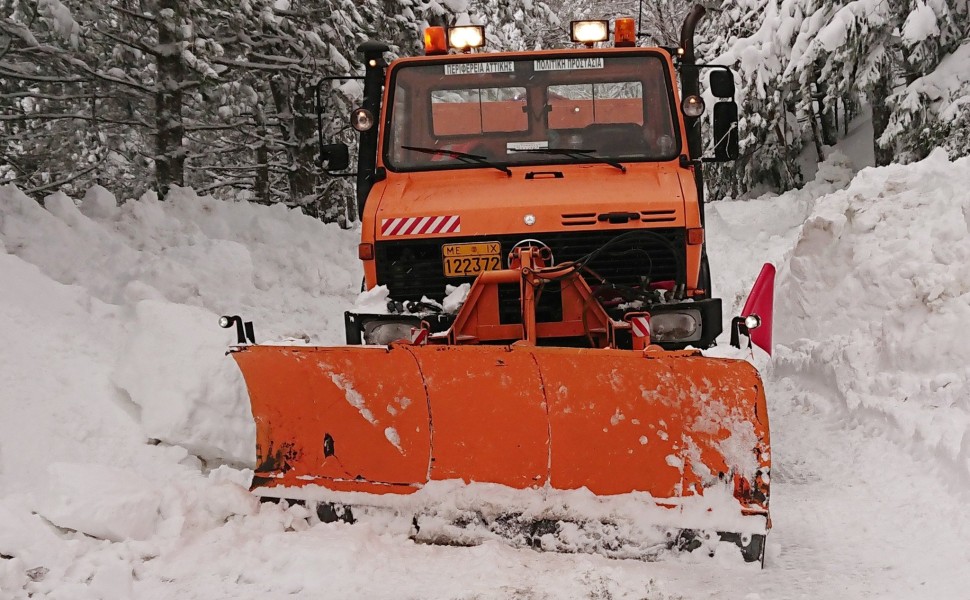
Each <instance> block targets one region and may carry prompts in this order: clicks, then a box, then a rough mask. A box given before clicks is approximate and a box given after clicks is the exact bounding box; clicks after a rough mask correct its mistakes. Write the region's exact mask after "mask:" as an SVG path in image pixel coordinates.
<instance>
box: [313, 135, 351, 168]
mask: <svg viewBox="0 0 970 600" xmlns="http://www.w3.org/2000/svg"><path fill="white" fill-rule="evenodd" d="M323 163H327V166H326V170H327V172H330V171H343V170H346V169H347V167H349V166H350V150H349V149H348V148H347V144H344V143H342V142H341V143H339V144H323V145H321V146H320V164H321V165H323Z"/></svg>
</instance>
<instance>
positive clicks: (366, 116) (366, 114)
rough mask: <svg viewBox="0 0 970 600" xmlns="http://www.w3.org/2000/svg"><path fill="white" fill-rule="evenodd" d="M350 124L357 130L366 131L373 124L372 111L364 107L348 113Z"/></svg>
mask: <svg viewBox="0 0 970 600" xmlns="http://www.w3.org/2000/svg"><path fill="white" fill-rule="evenodd" d="M350 126H351V127H353V128H354V129H356V130H357V131H368V130H369V129H370V128H371V127H373V126H374V113H372V112H371V111H369V110H367V109H366V108H358V109H357V110H355V111H354V112H352V113H350Z"/></svg>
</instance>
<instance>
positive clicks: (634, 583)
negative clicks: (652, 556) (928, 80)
mask: <svg viewBox="0 0 970 600" xmlns="http://www.w3.org/2000/svg"><path fill="white" fill-rule="evenodd" d="M852 163H853V161H852V160H850V159H849V158H847V157H846V156H844V155H843V154H842V153H841V152H837V151H833V152H831V154H830V156H829V157H828V160H827V161H826V162H825V163H823V164H822V165H820V167H819V169H818V173H817V175H816V178H815V180H814V181H812V182H811V183H809V184H808V185H806V186H805V187H804V188H803V189H801V190H796V191H793V192H789V193H786V194H782V195H766V196H762V197H760V198H754V199H750V200H738V201H723V202H714V203H711V204H709V206H708V239H709V243H710V251H711V266H712V271H713V276H714V282H713V283H714V290H715V292H716V293H717V295H719V296H720V297H722V298H723V299H724V305H725V313H726V314H725V316H726V317H727V318H730V316H731V315H732V314H734V313H735V312H737V311H738V310H739V309H740V307H741V305H742V304H743V302H744V297H745V294H746V293H747V290H748V289H750V286H751V284H752V282H753V280H754V278H755V276H756V275H757V273H758V271H759V269H760V266H761V264H762V263H763V262H764V261H766V260H767V261H771V262H773V263H774V264H775V265H776V266H777V267H778V287H777V297H776V304H775V307H776V309H775V312H776V316H775V318H776V322H775V325H774V331H775V339H776V341H777V344H776V353H775V356H774V358H773V359H771V360H770V361H769V360H768V359H767V357H763V356H762V357H759V358H758V360H757V361H756V362H757V363H758V364H759V365H761V366H762V370H763V375H764V377H765V380H766V385H767V390H766V395H767V397H768V403H769V410H770V412H771V418H772V460H773V471H772V474H771V475H772V518H773V522H774V528H773V529H772V531H771V533H770V534H769V536H768V556H767V560H766V565H765V569H764V570H759V569H758V568H757V567H756V566H753V565H745V564H741V563H740V561H739V558H738V556H737V553H736V551H733V549H732V548H717V549H716V550H717V552H716V555H715V557H714V558H708V557H706V556H701V555H698V554H688V555H665V556H661V557H660V558H659V561H658V562H642V561H637V560H609V559H606V558H603V557H601V556H597V555H584V554H555V553H537V552H534V551H531V550H528V549H521V548H511V547H508V546H506V545H504V544H500V543H498V542H494V541H485V543H483V544H482V545H480V546H476V547H473V548H455V547H440V546H427V545H421V544H415V543H414V542H413V541H411V540H410V539H409V538H408V537H407V533H406V531H407V529H408V527H409V523H408V522H406V518H405V517H403V516H402V515H406V514H407V511H406V510H403V509H401V507H400V506H398V507H397V508H398V509H401V510H400V513H399V514H397V515H395V514H394V511H393V509H394V508H395V507H394V506H393V503H394V502H404V503H405V504H406V503H408V502H412V503H413V502H418V501H424V502H427V503H432V504H435V505H436V506H438V507H439V508H441V509H442V510H444V511H462V510H466V509H467V508H469V507H471V506H478V505H481V504H482V503H483V502H484V503H485V507H486V509H487V510H500V509H501V507H503V506H506V505H508V504H512V505H516V503H518V504H517V505H518V506H519V507H520V508H522V509H523V510H527V509H530V508H531V509H538V508H537V507H539V506H540V505H539V504H536V501H537V500H536V499H537V496H536V494H535V493H533V494H531V495H530V494H528V493H526V494H517V493H512V492H510V490H505V489H499V488H496V487H495V486H488V485H487V484H475V485H471V486H467V487H460V486H455V485H454V482H442V483H440V484H436V485H435V486H428V488H427V489H426V490H422V494H423V498H422V496H414V497H412V498H405V499H401V498H395V497H388V498H387V502H388V507H387V508H390V509H392V510H391V513H390V516H387V515H384V516H381V514H379V513H375V516H374V517H373V518H372V519H370V520H367V521H366V522H364V523H359V524H355V525H352V526H351V525H346V524H343V523H335V524H329V525H328V524H321V523H318V522H316V520H315V519H314V517H313V516H312V515H308V513H307V511H306V510H305V509H303V508H301V507H297V506H294V507H286V506H279V505H272V504H264V505H261V506H260V505H259V504H258V503H257V502H256V500H255V498H254V496H252V495H251V494H250V493H249V491H248V490H247V487H248V484H249V478H250V476H251V471H249V470H248V467H251V462H252V456H253V425H252V421H251V415H249V414H248V408H247V404H246V401H245V396H244V392H243V387H242V380H241V377H240V376H239V375H238V372H237V371H236V370H235V367H234V365H233V362H232V361H231V359H229V358H227V357H225V356H224V352H225V349H226V347H227V346H228V345H229V344H231V343H234V342H235V333H234V331H233V330H223V329H220V328H219V327H218V326H217V321H218V317H219V315H222V314H230V315H232V314H239V315H242V316H243V317H244V318H245V319H247V320H252V321H254V323H255V328H256V336H257V340H258V341H260V342H272V341H274V340H279V339H281V338H306V339H308V340H309V341H310V343H313V344H334V343H340V342H341V340H342V338H343V332H342V327H343V311H344V310H346V309H347V308H348V307H351V306H352V305H353V304H354V302H355V300H357V299H358V291H359V289H360V279H361V273H360V269H359V266H358V265H359V262H358V261H357V259H356V256H355V253H354V248H355V246H356V244H357V241H358V239H357V237H358V234H357V233H356V232H353V231H344V230H341V229H339V228H337V227H336V226H328V225H323V224H321V223H319V222H317V221H315V220H313V219H311V218H308V217H306V216H304V215H302V214H301V213H300V212H299V211H298V210H291V209H287V208H285V207H282V206H273V207H266V206H258V205H252V204H248V203H245V202H224V201H218V200H214V199H212V198H206V197H198V196H196V195H195V194H194V193H193V192H191V191H190V190H180V189H176V190H175V191H173V192H172V194H170V200H167V201H165V202H160V201H158V200H157V199H156V198H154V197H153V196H150V195H149V196H146V197H143V198H140V199H137V200H125V201H122V202H118V201H117V200H116V199H115V198H114V197H113V196H112V195H111V194H110V192H109V191H108V190H106V189H104V188H100V187H95V188H92V189H91V190H89V191H88V192H87V194H86V195H85V196H84V197H83V198H81V199H72V198H69V197H67V196H64V195H63V194H54V195H52V196H49V197H48V198H47V199H45V201H44V204H43V206H41V205H39V204H37V203H36V202H34V201H33V200H31V199H29V198H27V197H25V196H23V194H21V193H20V192H18V191H17V190H16V189H14V188H11V187H6V188H0V250H2V252H0V281H3V282H5V285H0V322H2V323H3V330H4V333H5V341H6V343H5V345H4V346H3V347H2V348H0V364H3V365H4V367H3V369H0V598H3V599H4V600H6V599H7V598H14V599H20V598H27V597H28V595H29V596H30V597H34V598H72V599H74V598H79V599H85V598H90V599H95V598H99V599H102V598H171V597H197V598H277V597H283V596H292V597H296V598H316V597H319V595H320V594H321V593H322V590H326V593H327V595H331V596H334V597H359V598H363V597H367V598H411V597H421V598H508V597H519V598H527V597H528V598H606V597H610V598H630V599H633V598H650V599H662V600H673V599H699V598H718V597H736V598H745V599H751V600H763V599H769V598H770V599H784V598H805V597H821V598H836V597H838V598H900V599H904V598H914V597H936V598H959V597H963V596H964V595H965V589H966V587H967V586H968V585H970V572H968V571H967V570H966V568H965V565H966V564H967V561H968V559H970V547H968V546H967V544H966V543H965V540H966V539H968V535H970V516H968V515H967V513H966V511H965V506H966V502H967V499H968V496H970V401H968V397H970V396H968V394H967V380H968V377H970V367H968V366H967V364H966V356H968V355H970V342H968V341H967V340H966V338H965V336H964V335H963V334H962V332H963V331H964V330H965V329H966V326H965V324H966V323H967V322H968V319H970V284H968V282H970V266H968V265H970V195H968V194H970V193H968V191H967V190H970V158H964V159H960V160H956V161H951V160H949V159H948V158H947V157H946V156H945V154H944V153H941V152H937V153H934V154H932V155H931V156H930V157H929V158H927V159H926V160H924V161H922V162H919V163H916V164H912V165H907V166H900V165H891V166H889V167H883V168H878V169H874V168H866V169H863V170H862V171H861V172H859V173H858V174H856V173H855V172H854V168H853V164H852ZM858 166H860V165H855V167H858ZM466 293H467V292H466ZM456 298H457V296H456ZM371 300H373V301H374V304H375V305H377V304H383V306H384V307H385V309H386V292H384V295H383V297H381V293H380V292H375V293H374V298H371ZM718 353H719V354H726V355H734V353H732V352H729V351H727V349H725V348H723V347H721V348H718ZM736 354H738V355H740V354H742V353H740V352H737V353H736ZM334 375H335V376H336V375H337V374H334ZM346 392H347V401H348V402H351V403H352V404H353V402H354V400H355V396H354V395H353V390H352V389H348V390H346ZM388 402H389V404H387V405H386V410H388V412H390V411H391V409H393V410H403V409H405V408H407V405H408V403H409V402H410V401H409V400H408V399H406V398H401V399H389V400H388ZM398 407H399V408H398ZM359 408H360V409H361V410H362V411H364V410H366V411H368V413H369V412H370V409H373V410H381V411H383V410H385V408H384V404H383V403H382V405H381V406H375V407H370V408H368V407H364V406H361V407H359ZM372 416H373V415H372ZM717 417H718V416H717V415H707V416H705V417H704V418H707V419H708V420H711V419H715V418H717ZM614 418H615V419H616V420H617V422H619V420H620V419H621V418H622V416H621V415H619V414H617V415H614ZM735 431H736V435H735V436H732V437H731V438H729V440H728V441H727V442H725V447H724V448H723V450H724V451H725V452H728V453H737V454H738V455H741V454H743V450H742V448H743V447H744V446H745V444H746V443H749V440H747V439H746V432H745V431H743V430H742V429H740V428H735ZM385 435H386V437H387V439H388V440H389V441H390V442H391V443H395V440H400V437H399V432H398V431H396V430H394V429H393V428H386V431H385ZM649 435H650V436H651V439H653V435H654V434H652V433H651V434H649ZM656 436H657V439H661V438H663V437H666V436H667V433H666V432H664V431H656ZM639 443H641V444H649V440H648V439H647V438H646V436H643V437H641V438H640V440H639ZM671 460H673V461H674V462H675V463H677V464H676V466H677V467H678V468H686V465H685V464H684V462H683V461H682V460H680V459H679V458H678V457H676V456H671ZM310 489H311V488H307V493H310ZM320 493H324V494H325V491H324V492H320ZM543 494H544V497H543ZM539 496H540V497H543V498H544V501H545V502H546V504H544V505H543V506H544V507H545V508H543V510H550V508H549V507H550V506H552V507H553V508H555V507H559V508H563V507H566V506H573V507H575V506H581V507H583V509H582V510H588V511H594V512H595V511H600V514H608V513H609V511H611V510H619V509H618V508H617V506H611V503H610V501H606V502H603V501H601V500H600V499H596V498H595V497H591V496H584V495H583V492H582V491H577V492H576V493H569V494H566V495H565V496H559V495H557V494H550V493H549V492H548V491H546V492H542V491H540V492H539ZM570 496H571V497H570ZM709 500H710V502H716V501H717V499H716V495H714V494H712V497H711V498H709ZM614 501H615V502H620V501H621V499H619V498H618V499H614ZM550 502H551V504H550ZM641 504H642V507H641V510H644V511H647V512H651V513H655V514H652V515H651V516H652V517H657V516H658V515H659V517H660V518H664V517H669V516H670V514H669V512H666V511H661V512H659V513H657V512H656V511H657V510H660V509H654V510H653V511H650V510H649V509H650V508H653V507H652V505H651V503H650V502H649V501H648V500H646V499H645V500H644V501H643V502H642V503H641ZM621 508H622V507H621ZM685 510H687V508H685ZM703 514H707V513H706V509H705V510H702V511H700V512H699V513H698V515H703ZM695 516H696V515H695ZM439 525H440V526H444V525H443V522H442V523H439ZM573 534H574V537H573V538H572V539H567V540H566V542H569V543H572V544H580V543H582V539H583V538H582V534H581V532H573Z"/></svg>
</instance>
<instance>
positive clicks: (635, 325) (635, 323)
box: [630, 317, 650, 338]
mask: <svg viewBox="0 0 970 600" xmlns="http://www.w3.org/2000/svg"><path fill="white" fill-rule="evenodd" d="M630 329H631V330H633V335H635V336H637V337H641V338H649V337H650V317H633V318H632V319H630Z"/></svg>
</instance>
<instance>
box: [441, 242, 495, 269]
mask: <svg viewBox="0 0 970 600" xmlns="http://www.w3.org/2000/svg"><path fill="white" fill-rule="evenodd" d="M441 259H442V261H443V262H444V270H445V277H470V276H474V275H478V274H479V273H481V272H483V271H494V270H496V269H501V268H502V245H501V244H500V243H498V242H469V243H466V244H445V245H443V246H442V247H441Z"/></svg>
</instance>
